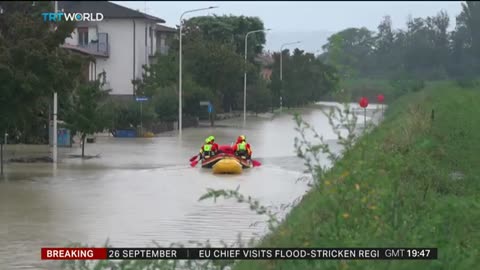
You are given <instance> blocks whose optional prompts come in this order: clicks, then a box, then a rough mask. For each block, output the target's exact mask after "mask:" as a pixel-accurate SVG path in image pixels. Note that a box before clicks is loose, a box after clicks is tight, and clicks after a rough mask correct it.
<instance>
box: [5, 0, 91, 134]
mask: <svg viewBox="0 0 480 270" xmlns="http://www.w3.org/2000/svg"><path fill="white" fill-rule="evenodd" d="M50 5H51V2H38V1H37V2H36V4H35V5H32V3H31V2H19V1H17V2H15V1H11V2H9V1H3V2H2V3H1V7H2V10H3V13H2V14H0V80H1V81H2V83H1V84H0V92H1V93H2V95H0V104H1V105H0V116H1V117H0V119H1V120H0V129H1V131H2V132H3V131H4V130H8V133H9V134H11V136H13V137H14V138H15V137H18V138H19V140H21V141H23V142H24V143H44V142H46V141H48V136H47V132H46V130H47V129H45V128H44V127H48V119H49V107H50V106H51V100H52V96H53V93H54V92H57V93H58V94H59V96H61V97H68V95H70V92H71V89H73V88H74V87H75V86H76V85H77V84H78V82H79V79H80V78H79V74H81V73H80V72H79V71H80V70H81V68H82V65H83V64H84V61H83V60H82V59H81V57H79V56H76V55H73V54H71V53H69V52H67V51H66V50H64V49H62V48H60V47H59V45H60V44H62V43H63V42H64V40H65V38H67V37H68V36H70V34H71V33H72V31H73V27H74V26H73V24H72V23H71V22H60V23H58V24H56V26H57V28H56V30H55V31H52V25H50V24H49V23H43V22H42V21H41V20H40V18H41V13H42V12H45V10H49V9H51V7H50Z"/></svg>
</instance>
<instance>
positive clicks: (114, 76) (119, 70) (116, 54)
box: [65, 19, 156, 95]
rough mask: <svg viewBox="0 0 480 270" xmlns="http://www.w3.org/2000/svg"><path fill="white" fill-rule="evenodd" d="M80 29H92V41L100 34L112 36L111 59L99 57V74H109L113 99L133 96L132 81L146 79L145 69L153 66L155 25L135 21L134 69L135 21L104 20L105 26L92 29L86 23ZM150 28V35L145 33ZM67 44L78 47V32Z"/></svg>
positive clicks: (95, 26)
mask: <svg viewBox="0 0 480 270" xmlns="http://www.w3.org/2000/svg"><path fill="white" fill-rule="evenodd" d="M78 26H88V27H89V33H88V34H89V40H96V39H97V33H108V44H109V52H110V54H109V57H108V58H101V57H98V58H97V59H96V62H97V63H96V65H97V66H96V70H97V74H99V73H101V72H102V71H103V70H105V72H106V76H107V82H108V83H109V86H110V88H111V89H112V92H111V94H112V95H133V94H134V91H133V85H132V79H135V78H142V73H143V68H142V66H143V65H145V64H147V65H149V55H150V54H149V51H148V48H149V47H150V44H151V40H150V35H149V30H148V27H150V26H151V27H154V23H151V22H147V21H145V20H135V66H134V65H133V20H132V19H104V20H103V21H102V22H98V23H90V24H89V25H88V24H86V23H82V25H78ZM146 27H147V31H145V28H146ZM145 35H146V36H145ZM145 37H146V38H147V45H145ZM152 38H153V46H155V44H156V37H155V35H153V37H152ZM65 43H66V44H70V45H78V34H77V30H76V29H75V31H74V32H73V33H72V36H71V37H69V38H67V39H66V40H65ZM134 69H135V70H134ZM95 77H96V75H95Z"/></svg>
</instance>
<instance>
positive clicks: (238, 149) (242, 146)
mask: <svg viewBox="0 0 480 270" xmlns="http://www.w3.org/2000/svg"><path fill="white" fill-rule="evenodd" d="M233 151H234V152H235V155H237V156H244V157H246V158H247V159H250V158H251V157H252V149H251V147H250V144H248V143H247V139H246V137H245V135H241V136H238V138H237V142H236V143H235V146H233Z"/></svg>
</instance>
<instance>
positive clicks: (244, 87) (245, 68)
mask: <svg viewBox="0 0 480 270" xmlns="http://www.w3.org/2000/svg"><path fill="white" fill-rule="evenodd" d="M270 30H271V29H259V30H254V31H250V32H248V33H247V34H246V35H245V66H244V67H243V69H244V73H243V125H244V126H245V123H246V122H247V48H248V45H247V40H248V35H250V34H253V33H258V32H265V31H270Z"/></svg>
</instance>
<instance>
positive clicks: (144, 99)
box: [135, 97, 148, 102]
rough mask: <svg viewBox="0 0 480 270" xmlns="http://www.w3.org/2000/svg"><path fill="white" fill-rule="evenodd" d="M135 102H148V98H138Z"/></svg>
mask: <svg viewBox="0 0 480 270" xmlns="http://www.w3.org/2000/svg"><path fill="white" fill-rule="evenodd" d="M135 100H136V101H138V102H143V101H148V97H136V98H135Z"/></svg>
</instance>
